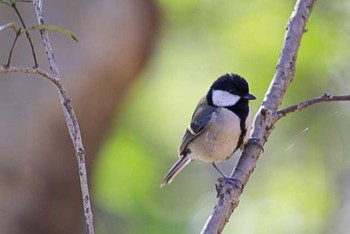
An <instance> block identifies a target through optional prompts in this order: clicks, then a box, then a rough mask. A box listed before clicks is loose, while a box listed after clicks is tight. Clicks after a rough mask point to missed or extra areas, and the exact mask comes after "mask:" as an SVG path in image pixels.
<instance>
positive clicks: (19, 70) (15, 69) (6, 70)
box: [0, 66, 60, 86]
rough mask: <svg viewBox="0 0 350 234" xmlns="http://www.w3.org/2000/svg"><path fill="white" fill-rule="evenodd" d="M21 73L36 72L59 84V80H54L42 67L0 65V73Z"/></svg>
mask: <svg viewBox="0 0 350 234" xmlns="http://www.w3.org/2000/svg"><path fill="white" fill-rule="evenodd" d="M9 72H14V73H23V74H37V75H41V76H43V77H45V78H46V79H48V80H49V81H51V82H52V83H54V84H55V85H56V86H58V85H59V84H60V81H59V80H56V79H55V78H54V77H53V76H52V75H51V74H50V73H48V72H46V71H44V70H43V69H41V68H39V67H37V68H31V67H14V66H3V67H0V73H9Z"/></svg>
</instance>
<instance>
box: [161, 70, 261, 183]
mask: <svg viewBox="0 0 350 234" xmlns="http://www.w3.org/2000/svg"><path fill="white" fill-rule="evenodd" d="M254 99H256V98H255V97H254V96H253V95H252V94H250V93H249V87H248V83H247V81H246V80H245V79H244V78H243V77H241V76H239V75H237V74H225V75H223V76H221V77H219V78H218V79H217V80H216V81H215V82H214V83H213V84H212V85H211V87H210V89H209V91H208V93H207V94H206V96H204V97H203V98H202V99H201V100H200V101H199V103H198V105H197V107H196V109H195V111H194V113H193V115H192V120H191V123H190V125H189V126H188V128H187V129H186V132H185V135H184V136H183V138H182V141H181V145H180V147H179V150H178V155H179V157H180V159H179V160H178V161H177V162H176V163H175V164H174V165H173V166H172V167H171V168H170V170H169V172H168V173H167V174H166V176H165V177H164V179H163V182H162V183H161V185H160V187H163V186H165V185H167V184H169V183H171V181H172V180H173V179H174V177H175V176H176V175H177V174H178V173H179V172H180V171H181V170H182V169H183V168H185V166H187V164H188V163H189V162H191V161H192V160H201V161H204V162H206V163H211V164H212V165H213V166H214V168H215V169H216V170H217V171H218V172H219V173H220V175H221V176H223V177H224V178H226V176H225V175H224V174H223V173H222V172H221V171H220V170H219V169H218V167H217V166H216V165H215V162H218V161H223V160H225V159H228V158H230V156H231V155H232V154H233V153H234V152H235V151H236V150H237V149H242V148H243V146H244V144H245V143H246V142H247V141H248V138H249V132H250V128H251V121H250V115H249V105H248V102H249V100H254Z"/></svg>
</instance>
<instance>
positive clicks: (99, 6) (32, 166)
mask: <svg viewBox="0 0 350 234" xmlns="http://www.w3.org/2000/svg"><path fill="white" fill-rule="evenodd" d="M62 4H63V3H62ZM80 4H84V2H82V1H81V2H80ZM87 4H90V5H94V6H91V7H95V9H94V11H93V13H92V15H91V19H90V20H89V22H84V23H85V27H86V28H88V29H86V35H83V36H82V38H81V39H80V41H81V43H80V44H79V45H78V46H80V47H82V48H80V50H81V53H80V54H78V55H77V56H79V57H81V58H80V59H81V63H80V65H79V67H75V68H74V69H72V70H75V72H76V73H75V74H71V75H70V76H69V77H63V82H64V84H65V86H66V88H67V90H68V94H69V95H70V97H71V99H72V101H73V106H74V108H75V110H76V113H77V116H78V121H79V123H80V126H81V130H82V134H83V142H84V145H85V148H86V152H87V162H88V172H89V173H90V175H91V171H92V169H93V165H94V159H95V157H96V153H97V151H98V149H99V147H100V146H101V143H102V141H103V139H104V136H105V134H106V132H107V130H108V126H110V123H111V120H112V118H113V116H114V115H115V114H116V110H118V106H119V104H120V103H121V100H122V98H123V97H124V95H125V93H126V92H127V90H128V89H129V87H130V86H131V84H132V82H133V81H134V80H135V78H136V77H137V75H138V74H139V72H140V71H141V69H142V68H143V67H144V65H145V62H146V61H147V59H149V55H150V52H151V47H152V44H153V43H154V40H155V35H156V33H157V28H158V24H159V22H158V11H157V8H156V6H155V4H154V2H153V1H151V0H132V1H100V2H98V3H87ZM49 7H50V6H46V8H45V10H47V11H49V9H48V8H49ZM85 13H86V12H84V11H81V10H80V14H85ZM33 14H34V13H33ZM46 14H47V15H48V16H49V15H50V12H46ZM62 17H65V16H64V14H62ZM95 17H96V18H95ZM74 18H77V19H79V15H78V13H77V14H75V15H74ZM52 23H53V24H54V22H52ZM53 44H55V42H54V41H53ZM57 52H58V53H62V54H63V53H64V52H60V51H57ZM69 59H70V58H67V60H69ZM60 65H61V67H62V66H64V64H60ZM62 68H63V67H62ZM62 68H61V70H62ZM63 74H64V73H63V72H62V75H63ZM28 79H30V78H28ZM17 82H19V81H17ZM27 82H28V81H27ZM41 82H45V81H44V80H43V79H42V80H41ZM1 84H2V85H1V86H2V87H1V88H3V89H4V87H5V86H6V85H11V80H6V82H2V83H1ZM18 86H19V87H18V89H17V90H16V91H17V92H18V94H19V93H21V92H38V90H37V89H38V88H37V87H35V86H31V87H25V86H24V85H22V86H21V85H18ZM28 89H29V91H28ZM40 92H42V93H43V96H44V97H46V96H47V95H50V97H52V96H53V95H55V94H56V93H55V90H54V88H53V87H52V86H50V87H49V86H48V85H46V87H45V90H44V91H40ZM49 92H50V94H48V93H49ZM51 93H54V94H51ZM12 95H14V96H15V95H16V93H13V94H12ZM14 108H15V107H13V108H12V109H14ZM29 112H30V114H28V113H29ZM26 113H27V114H23V113H22V112H21V110H18V111H16V110H14V111H13V113H11V115H12V116H10V115H8V116H6V115H5V114H6V113H2V114H4V116H5V117H6V118H5V117H4V118H3V120H1V121H6V123H5V122H2V124H1V125H0V131H1V132H0V147H1V159H0V164H1V166H0V185H1V191H0V210H1V211H2V212H1V213H0V233H9V234H12V233H13V234H16V233H45V234H47V233H79V232H82V231H83V230H84V226H83V212H82V204H81V195H80V185H79V179H78V174H77V173H78V170H77V164H76V159H75V156H74V151H73V146H72V145H71V141H70V138H69V135H68V131H67V127H66V125H65V122H64V118H63V114H62V111H61V109H60V106H59V103H58V98H56V99H54V98H50V100H48V101H47V102H45V105H37V103H35V102H33V104H31V106H29V108H27V110H26ZM0 117H1V116H0ZM8 126H11V127H8ZM13 136H14V137H13ZM11 138H13V139H11ZM90 182H91V176H90ZM92 196H93V194H92Z"/></svg>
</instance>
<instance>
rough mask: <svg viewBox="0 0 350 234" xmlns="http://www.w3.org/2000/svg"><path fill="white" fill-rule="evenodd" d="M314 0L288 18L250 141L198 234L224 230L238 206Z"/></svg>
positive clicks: (298, 4)
mask: <svg viewBox="0 0 350 234" xmlns="http://www.w3.org/2000/svg"><path fill="white" fill-rule="evenodd" d="M314 2H315V0H298V1H297V2H296V4H295V7H294V10H293V12H292V14H291V17H290V19H289V22H288V25H287V29H286V33H285V35H284V42H283V45H282V49H281V52H280V56H279V60H278V63H277V68H276V71H275V74H274V77H273V79H272V81H271V83H270V87H269V89H268V91H267V92H266V95H265V99H264V101H263V103H262V105H261V107H260V110H259V111H258V113H257V114H256V116H255V120H254V123H253V130H252V134H251V140H250V141H249V143H248V144H247V145H246V146H245V148H244V150H243V153H242V155H241V156H240V158H239V160H238V163H237V165H236V167H235V169H234V171H233V172H232V175H231V179H232V180H231V182H230V181H228V180H219V185H218V186H217V191H218V199H217V204H216V205H215V207H214V209H213V211H212V213H211V215H210V216H209V218H208V220H207V222H206V223H205V225H204V227H203V229H202V232H201V233H202V234H219V233H221V232H222V230H223V229H224V227H225V225H226V222H227V221H228V220H229V218H230V216H231V214H232V212H233V211H234V209H235V208H236V207H237V206H238V203H239V197H240V195H241V194H242V192H243V188H244V186H245V185H246V183H247V182H248V180H249V178H250V175H251V174H252V172H253V171H254V169H255V167H256V163H257V160H258V158H259V156H260V154H261V152H262V147H263V146H264V144H265V143H266V141H267V138H268V137H269V135H270V134H271V132H272V129H273V127H274V124H275V123H276V121H277V119H278V118H277V117H276V116H277V114H276V112H277V109H278V107H279V106H280V104H281V103H282V100H283V98H284V95H285V93H286V90H287V88H288V85H289V84H290V83H291V81H292V80H293V78H294V73H295V61H296V58H297V55H298V50H299V46H300V41H301V38H302V35H303V34H304V31H305V25H306V22H307V20H308V18H309V15H310V13H311V9H312V7H313V5H314Z"/></svg>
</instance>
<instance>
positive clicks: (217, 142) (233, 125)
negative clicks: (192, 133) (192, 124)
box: [188, 108, 241, 163]
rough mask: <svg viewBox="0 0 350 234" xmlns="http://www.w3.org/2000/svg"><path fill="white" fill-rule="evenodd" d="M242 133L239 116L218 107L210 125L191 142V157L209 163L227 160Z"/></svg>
mask: <svg viewBox="0 0 350 234" xmlns="http://www.w3.org/2000/svg"><path fill="white" fill-rule="evenodd" d="M240 133H241V129H240V120H239V117H238V116H237V115H235V114H234V113H233V112H232V111H230V110H227V109H225V108H218V110H217V111H215V112H214V113H213V117H212V119H211V120H210V122H209V124H208V126H207V127H206V128H205V129H204V130H203V132H202V133H201V134H200V135H199V136H198V137H197V138H196V139H194V140H193V141H192V142H191V143H190V144H189V146H188V148H189V149H190V150H191V152H192V153H191V154H190V157H191V158H192V159H199V160H202V161H205V162H207V163H213V162H217V161H222V160H225V159H227V158H228V157H230V156H231V154H232V153H233V151H234V150H235V149H236V145H237V143H238V140H239V136H240Z"/></svg>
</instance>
